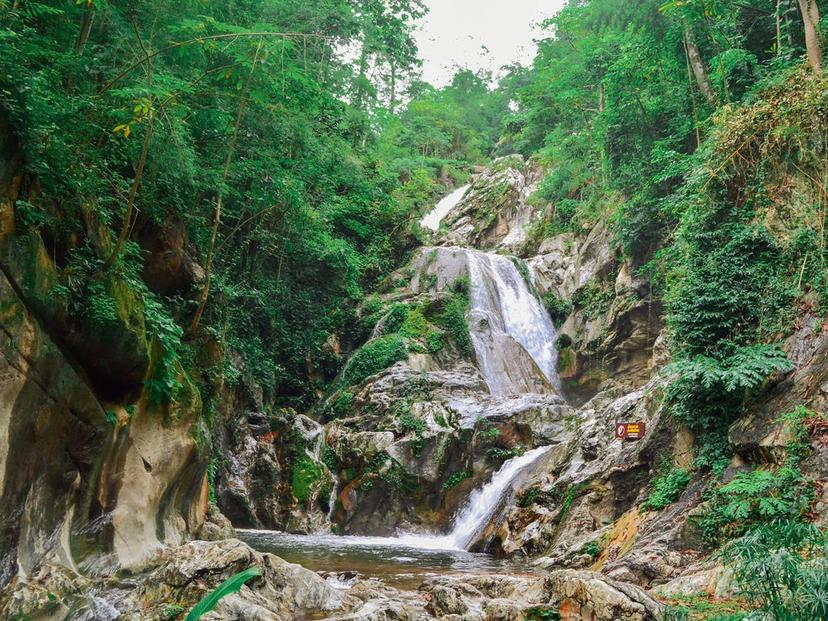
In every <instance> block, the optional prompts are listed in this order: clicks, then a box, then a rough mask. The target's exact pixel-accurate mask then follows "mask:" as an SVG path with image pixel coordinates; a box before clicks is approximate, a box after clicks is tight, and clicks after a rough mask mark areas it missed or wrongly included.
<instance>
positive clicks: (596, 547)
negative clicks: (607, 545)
mask: <svg viewBox="0 0 828 621" xmlns="http://www.w3.org/2000/svg"><path fill="white" fill-rule="evenodd" d="M603 549H604V548H603V547H602V546H601V543H600V542H599V541H590V542H589V543H588V544H586V545H585V546H584V548H583V550H581V552H583V553H584V554H588V555H589V556H591V557H592V558H594V559H595V558H598V557H599V556H601V552H602V551H603Z"/></svg>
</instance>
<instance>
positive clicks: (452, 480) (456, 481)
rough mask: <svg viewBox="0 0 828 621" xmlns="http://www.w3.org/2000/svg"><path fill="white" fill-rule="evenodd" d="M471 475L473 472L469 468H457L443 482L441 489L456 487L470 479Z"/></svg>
mask: <svg viewBox="0 0 828 621" xmlns="http://www.w3.org/2000/svg"><path fill="white" fill-rule="evenodd" d="M472 476H473V473H472V471H471V470H458V471H457V472H455V473H454V474H452V475H451V476H450V477H449V478H447V479H446V480H445V481H444V482H443V489H444V490H450V489H451V488H453V487H457V486H458V485H460V484H461V483H462V482H463V481H465V480H466V479H470V478H471V477H472Z"/></svg>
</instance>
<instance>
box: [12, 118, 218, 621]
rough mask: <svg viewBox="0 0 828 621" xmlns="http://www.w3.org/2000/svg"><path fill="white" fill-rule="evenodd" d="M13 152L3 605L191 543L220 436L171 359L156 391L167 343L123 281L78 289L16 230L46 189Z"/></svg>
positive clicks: (90, 224)
mask: <svg viewBox="0 0 828 621" xmlns="http://www.w3.org/2000/svg"><path fill="white" fill-rule="evenodd" d="M0 117H2V115H0ZM5 133H6V128H5V125H3V120H2V118H0V136H3V138H7V136H5ZM3 144H4V147H3V151H2V152H0V308H1V309H2V311H1V312H2V317H0V328H2V331H3V339H2V343H0V395H2V399H0V593H2V595H0V597H2V598H3V599H5V598H6V597H7V596H9V597H12V598H15V597H17V595H15V594H16V593H18V592H19V591H18V590H17V589H18V587H21V585H26V584H29V583H30V582H34V583H37V582H38V581H40V580H41V577H42V578H43V580H54V581H57V582H58V583H59V585H61V584H62V585H64V586H65V587H66V588H71V587H72V584H75V586H78V585H80V586H79V588H81V590H83V589H84V588H85V587H84V585H85V584H86V583H85V582H84V581H85V580H86V579H85V578H83V577H81V576H82V575H86V574H89V573H107V572H112V571H115V570H116V569H118V568H130V569H135V570H140V569H141V568H142V567H144V565H145V563H146V562H147V559H148V558H149V557H151V556H152V555H153V554H154V553H155V551H156V550H159V549H161V548H162V547H163V546H164V545H166V544H173V545H175V544H179V543H181V542H183V541H185V540H187V539H189V538H191V537H192V536H194V534H195V533H196V532H198V531H199V529H200V528H201V527H202V525H203V524H204V521H205V515H206V512H207V507H208V502H207V501H208V487H207V479H206V476H205V472H206V468H207V459H206V454H205V451H204V449H205V448H207V443H208V442H209V440H208V435H207V432H206V429H205V428H204V423H203V422H202V420H201V418H200V417H201V406H202V404H201V399H200V395H199V392H198V390H197V389H196V387H195V385H194V383H193V382H192V380H191V379H190V378H189V377H187V375H186V373H184V371H183V369H182V368H181V366H180V365H178V364H177V363H175V362H171V363H169V368H168V369H167V373H168V376H167V378H166V379H167V380H168V381H169V383H170V384H171V385H175V389H174V390H172V391H170V393H169V394H167V393H163V391H161V392H159V391H157V390H153V387H152V385H151V383H148V382H146V380H148V379H150V377H151V368H152V367H153V366H154V365H155V364H156V363H157V362H158V360H159V359H160V358H161V356H162V353H163V352H162V348H161V344H160V343H159V342H158V341H157V340H156V339H154V338H152V337H151V336H150V334H149V331H148V327H147V320H146V317H145V304H144V300H143V299H142V297H141V296H140V295H139V294H137V293H136V292H134V291H132V290H131V288H130V287H129V286H128V284H127V283H126V281H125V280H124V279H123V277H122V276H121V275H119V273H118V271H117V270H111V271H110V272H109V273H105V274H92V275H89V276H88V278H87V279H86V280H84V278H76V279H74V280H73V281H71V282H68V281H67V280H66V279H61V278H60V276H61V274H60V269H59V268H58V266H57V264H56V263H55V259H54V257H53V256H52V253H50V252H48V251H47V250H46V245H45V243H44V240H43V239H42V238H41V237H40V235H39V234H38V233H36V232H29V233H25V234H24V233H22V232H18V231H16V230H15V228H14V213H13V210H14V206H15V204H16V200H17V199H18V198H19V197H20V196H26V195H29V194H31V195H32V196H35V195H36V194H37V181H36V180H33V179H30V178H26V177H25V175H24V174H23V170H22V161H21V158H20V157H19V155H15V153H14V149H13V144H14V141H13V140H5V139H4V140H3ZM6 146H10V149H11V150H9V151H7V150H6ZM27 193H28V194H27ZM44 208H51V206H48V205H46V206H44ZM84 216H85V217H86V219H87V220H86V226H87V233H88V235H89V238H90V239H91V240H92V241H93V242H95V243H98V244H100V246H99V247H109V246H108V245H107V242H108V240H107V239H106V236H107V232H106V228H105V227H102V226H100V225H99V223H98V222H97V221H96V219H95V217H94V214H93V211H92V210H91V209H89V210H86V211H84ZM79 282H80V283H81V284H80V285H78V283H79ZM67 283H68V284H67ZM59 284H62V285H64V288H63V289H61V288H60V287H57V285H59ZM69 286H83V287H86V289H84V291H83V293H84V295H85V297H84V298H83V299H84V300H85V301H86V302H88V304H87V306H86V307H84V308H77V307H76V305H73V304H71V303H70V299H72V296H69V295H65V294H64V290H65V289H66V287H69ZM162 393H163V394H162ZM59 585H58V586H59ZM0 616H3V618H6V617H5V616H4V615H2V614H0ZM9 618H13V617H9Z"/></svg>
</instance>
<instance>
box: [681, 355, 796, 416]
mask: <svg viewBox="0 0 828 621" xmlns="http://www.w3.org/2000/svg"><path fill="white" fill-rule="evenodd" d="M730 351H731V353H730V354H729V355H727V356H721V355H718V356H707V355H703V354H697V355H696V356H694V357H693V358H691V359H679V360H677V361H676V362H675V363H673V364H672V365H670V366H669V367H668V369H667V372H675V373H676V374H677V375H678V378H677V379H675V380H674V381H673V382H671V383H670V386H669V388H668V391H667V396H668V399H669V401H670V403H671V407H672V411H673V413H674V415H675V416H676V418H678V419H679V420H680V421H682V422H684V423H686V424H687V425H689V426H690V427H692V428H694V429H696V430H707V431H712V430H715V429H717V428H719V429H721V428H722V427H723V426H726V425H728V424H729V423H730V422H731V421H732V420H733V419H734V418H736V417H737V416H738V414H739V412H740V407H741V403H742V401H743V400H744V398H745V396H746V395H747V394H749V393H750V392H751V391H753V390H755V389H757V388H759V387H760V386H761V385H762V383H763V382H764V381H765V380H766V379H767V378H768V377H769V376H770V375H771V374H773V373H775V372H779V371H788V370H789V369H790V368H791V363H790V361H789V360H788V357H787V356H786V355H785V353H784V352H782V350H780V349H779V348H778V347H775V346H772V345H761V344H759V345H750V346H744V347H737V348H733V349H730Z"/></svg>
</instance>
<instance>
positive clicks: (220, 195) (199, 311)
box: [189, 43, 262, 336]
mask: <svg viewBox="0 0 828 621" xmlns="http://www.w3.org/2000/svg"><path fill="white" fill-rule="evenodd" d="M261 49H262V44H261V43H259V47H258V48H257V49H256V54H255V56H254V57H253V64H252V66H251V68H250V75H248V76H247V81H246V82H245V84H244V93H243V94H242V98H241V101H239V107H238V108H237V109H236V120H235V122H234V123H233V135H232V136H231V138H230V144H229V145H228V146H227V155H226V156H225V158H224V171H223V173H222V175H221V185H220V186H219V188H218V191H217V192H216V208H215V210H214V211H213V225H212V227H211V230H210V245H209V246H208V247H207V264H206V265H205V267H204V286H202V288H201V294H200V295H199V296H198V308H196V312H195V315H194V316H193V320H192V322H191V323H190V329H189V334H190V335H191V336H193V335H195V334H198V328H199V325H200V323H201V317H202V315H203V314H204V309H205V308H207V300H208V299H209V298H210V284H211V282H212V279H213V258H214V256H213V254H214V251H215V248H216V239H217V238H218V230H219V226H220V225H221V212H222V207H223V203H224V185H225V184H226V183H227V177H228V176H229V174H230V163H231V162H232V161H233V153H234V151H235V149H236V142H237V141H238V139H239V128H240V127H241V122H242V118H243V117H244V110H245V108H246V107H247V97H248V94H249V93H250V81H251V80H252V79H253V73H254V72H255V71H256V64H257V63H258V62H259V52H260V51H261Z"/></svg>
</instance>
